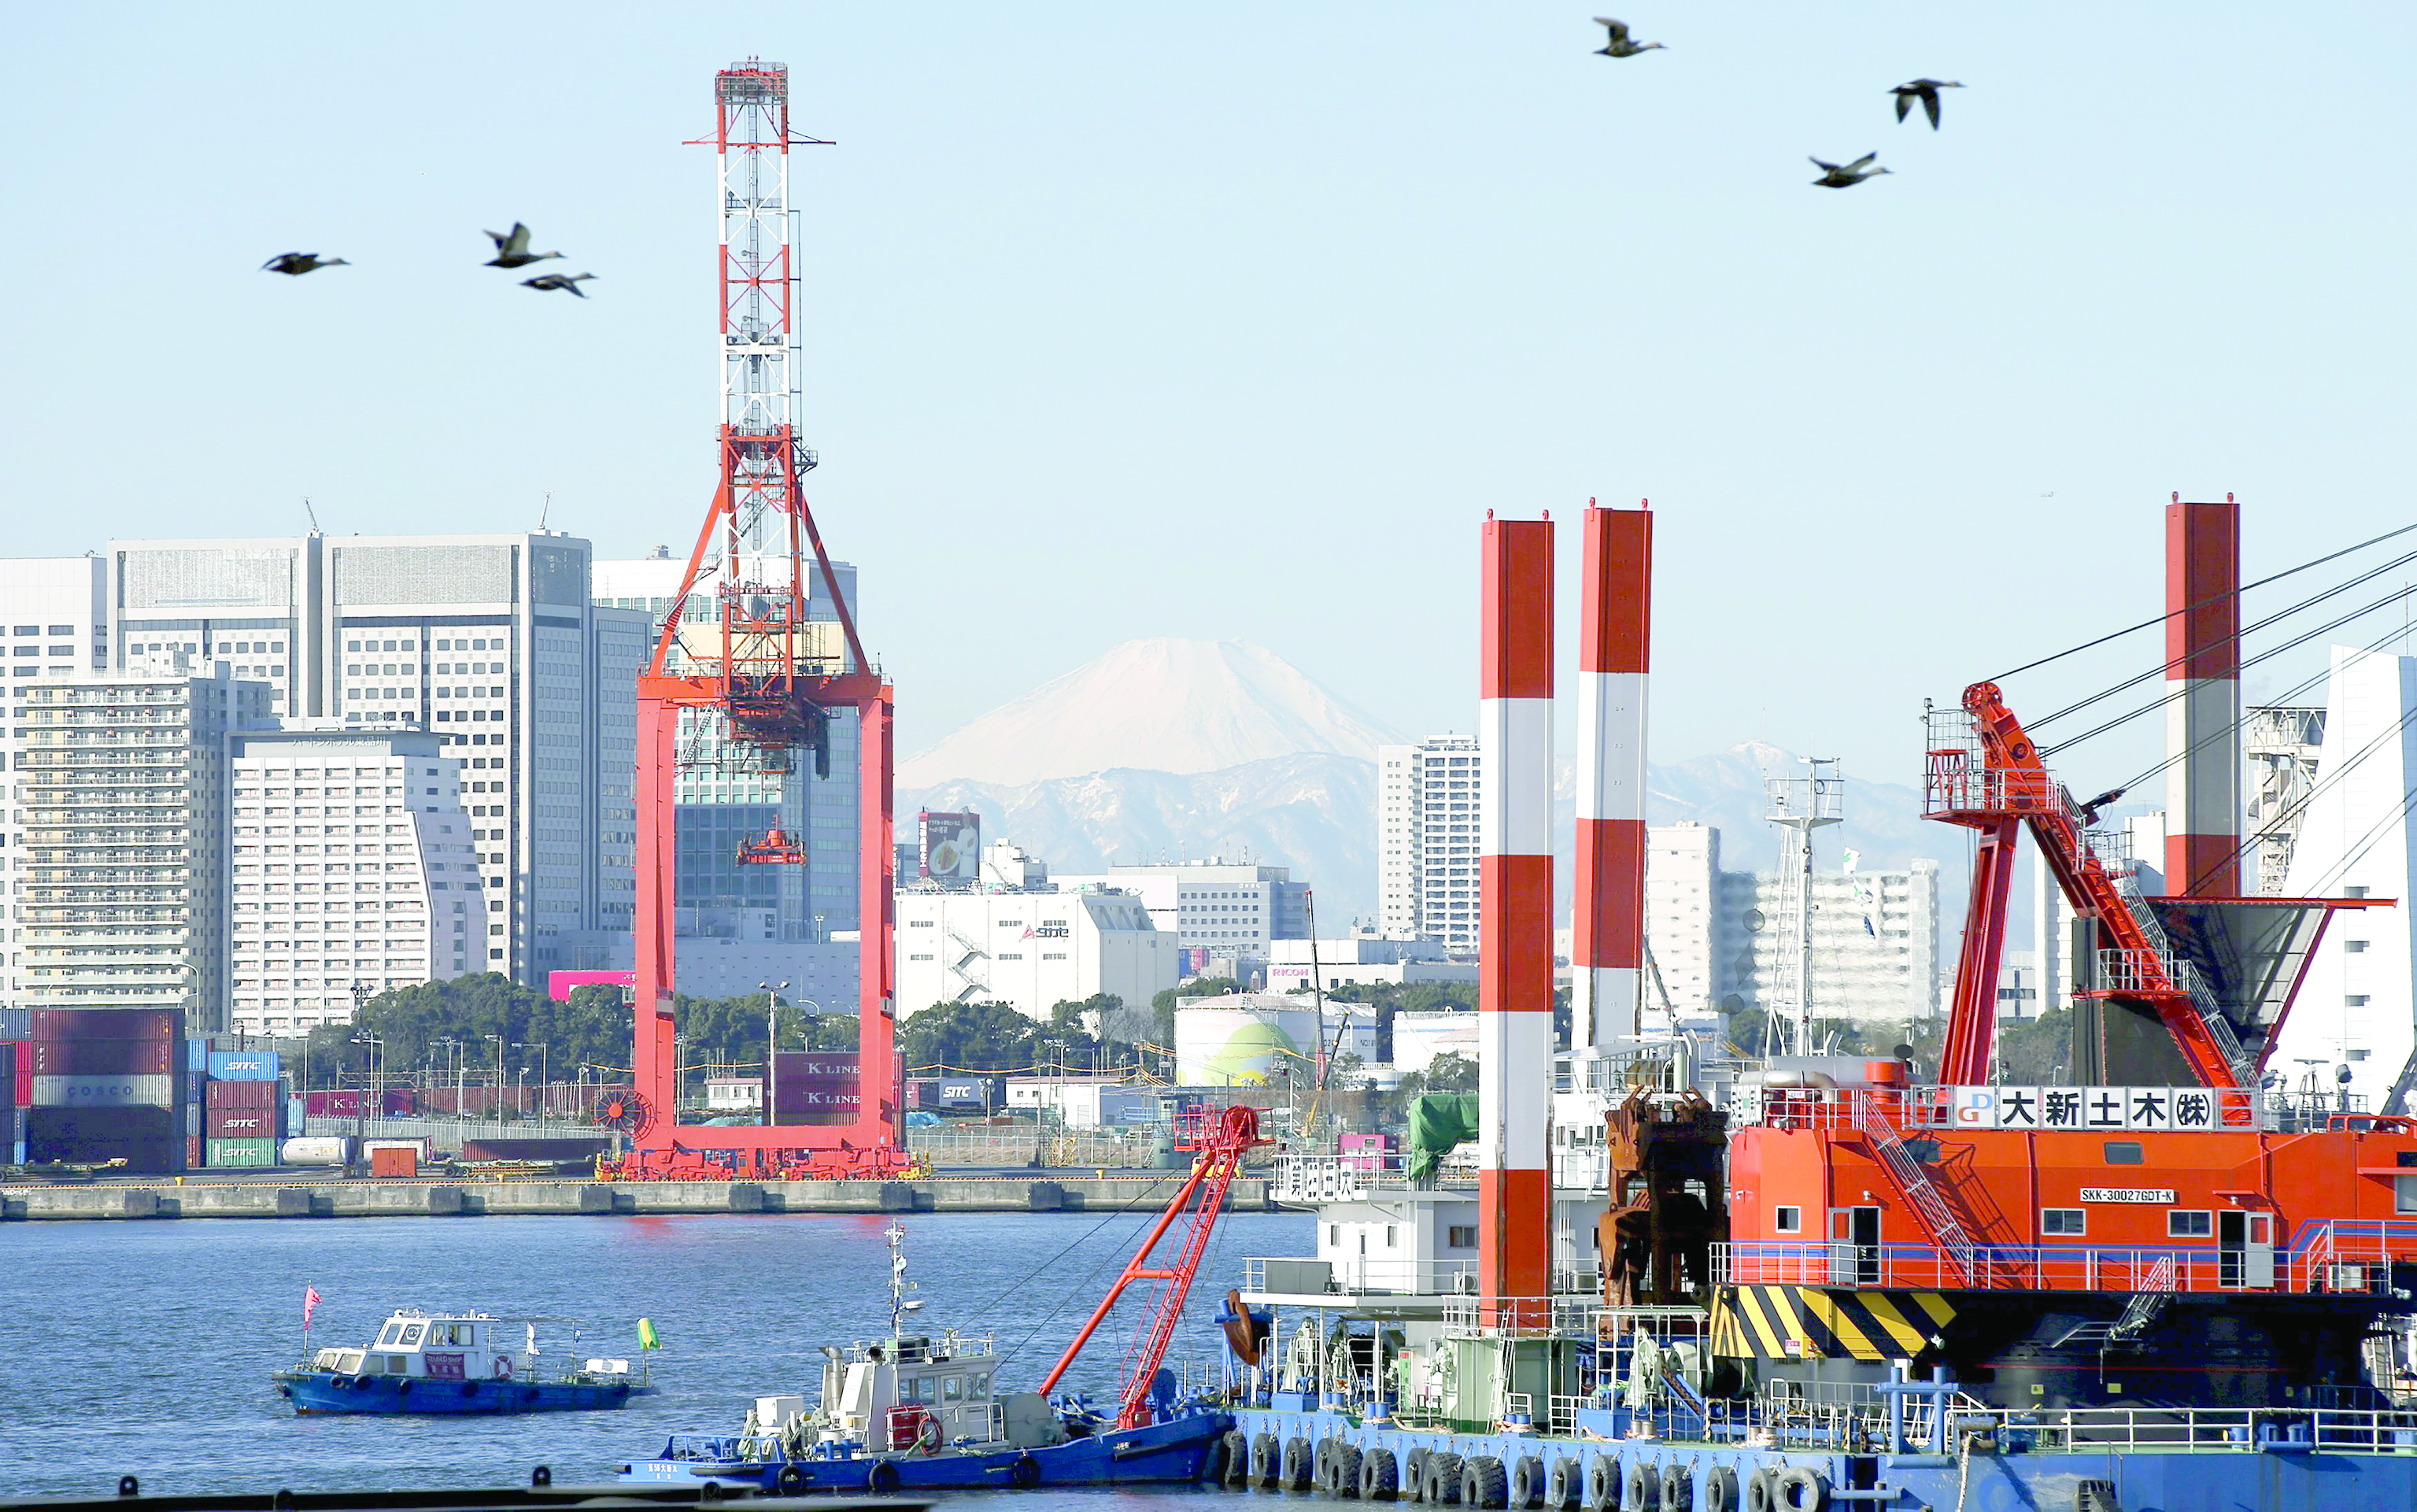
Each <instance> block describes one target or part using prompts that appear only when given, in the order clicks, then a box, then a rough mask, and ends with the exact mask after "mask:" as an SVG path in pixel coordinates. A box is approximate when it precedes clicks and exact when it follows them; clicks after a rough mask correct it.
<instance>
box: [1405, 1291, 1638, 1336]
mask: <svg viewBox="0 0 2417 1512" xmlns="http://www.w3.org/2000/svg"><path fill="white" fill-rule="evenodd" d="M1610 1312H1611V1309H1610V1308H1607V1307H1605V1306H1604V1305H1603V1299H1602V1298H1600V1297H1593V1296H1555V1297H1497V1298H1495V1299H1494V1300H1493V1301H1491V1302H1488V1301H1485V1300H1483V1299H1482V1298H1479V1297H1473V1296H1471V1297H1454V1298H1452V1299H1451V1300H1450V1301H1448V1302H1446V1303H1445V1304H1444V1305H1443V1325H1444V1327H1445V1328H1446V1329H1447V1330H1449V1331H1450V1332H1452V1333H1455V1334H1463V1335H1479V1336H1485V1337H1489V1338H1544V1337H1551V1336H1562V1337H1583V1338H1599V1337H1602V1336H1604V1333H1603V1330H1604V1320H1605V1318H1606V1317H1607V1316H1609V1315H1610Z"/></svg>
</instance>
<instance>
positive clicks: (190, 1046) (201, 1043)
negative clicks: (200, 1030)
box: [185, 1039, 210, 1071]
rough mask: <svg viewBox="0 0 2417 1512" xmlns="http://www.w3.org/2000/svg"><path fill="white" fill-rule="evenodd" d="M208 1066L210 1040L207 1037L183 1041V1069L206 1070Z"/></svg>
mask: <svg viewBox="0 0 2417 1512" xmlns="http://www.w3.org/2000/svg"><path fill="white" fill-rule="evenodd" d="M209 1068H210V1042H209V1041H208V1040H207V1039H198V1040H187V1041H186V1042H185V1069H186V1070H188V1071H207V1070H208V1069H209Z"/></svg>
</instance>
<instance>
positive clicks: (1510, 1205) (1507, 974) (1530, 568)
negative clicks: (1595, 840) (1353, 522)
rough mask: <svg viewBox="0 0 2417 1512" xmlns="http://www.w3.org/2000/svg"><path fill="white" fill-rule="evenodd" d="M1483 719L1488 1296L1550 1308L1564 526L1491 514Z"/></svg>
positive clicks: (1481, 1024)
mask: <svg viewBox="0 0 2417 1512" xmlns="http://www.w3.org/2000/svg"><path fill="white" fill-rule="evenodd" d="M1482 551H1483V573H1482V575H1483V580H1484V589H1483V596H1484V602H1483V605H1482V610H1481V616H1482V621H1483V630H1482V669H1481V671H1480V675H1479V687H1478V697H1479V700H1480V702H1479V705H1478V709H1479V713H1478V725H1477V727H1478V736H1477V740H1478V799H1479V802H1478V809H1479V814H1478V830H1479V834H1480V837H1481V839H1480V844H1479V848H1478V891H1479V894H1480V904H1479V923H1478V978H1477V982H1478V987H1477V992H1478V997H1477V1059H1478V1106H1479V1118H1478V1123H1479V1149H1480V1154H1479V1160H1480V1165H1479V1168H1478V1178H1477V1180H1478V1210H1479V1213H1480V1214H1482V1224H1481V1226H1480V1228H1479V1230H1478V1273H1479V1274H1478V1293H1479V1295H1478V1301H1479V1306H1480V1311H1481V1314H1482V1318H1483V1321H1486V1322H1489V1323H1500V1324H1510V1325H1518V1326H1528V1325H1536V1324H1541V1323H1543V1321H1546V1319H1547V1318H1548V1317H1549V1315H1550V1309H1551V1306H1552V1304H1551V1300H1550V1299H1551V1295H1552V1275H1553V1252H1552V1207H1553V1189H1552V1173H1551V1159H1550V1147H1549V1139H1550V1135H1549V1123H1550V1117H1551V1110H1552V1085H1553V1080H1552V1078H1553V833H1552V829H1553V526H1552V521H1551V520H1550V519H1549V518H1546V519H1542V520H1497V519H1496V518H1494V516H1493V514H1492V513H1491V512H1488V514H1487V515H1486V518H1485V528H1484V536H1483V548H1482Z"/></svg>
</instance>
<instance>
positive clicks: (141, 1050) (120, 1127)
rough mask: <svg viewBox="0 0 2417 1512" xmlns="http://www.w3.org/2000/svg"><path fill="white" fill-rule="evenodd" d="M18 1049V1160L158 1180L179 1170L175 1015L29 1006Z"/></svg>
mask: <svg viewBox="0 0 2417 1512" xmlns="http://www.w3.org/2000/svg"><path fill="white" fill-rule="evenodd" d="M28 1028H29V1029H30V1031H31V1038H30V1039H29V1040H28V1041H27V1042H26V1050H27V1052H28V1055H27V1060H28V1061H30V1064H29V1065H28V1066H27V1068H26V1072H25V1078H26V1083H27V1085H26V1092H27V1095H28V1099H29V1101H30V1104H31V1106H30V1107H28V1109H27V1110H26V1113H25V1133H24V1140H25V1156H26V1158H27V1159H28V1160H33V1161H65V1162H68V1163H70V1164H75V1165H101V1164H105V1163H107V1162H109V1161H112V1160H122V1161H124V1162H125V1163H126V1168H127V1169H129V1170H130V1171H135V1172H140V1173H144V1174H149V1175H167V1174H174V1173H175V1172H178V1171H182V1170H183V1169H184V1168H185V1154H186V1144H185V1126H186V1115H185V1103H184V1093H185V1092H186V1083H185V1077H184V1067H185V1058H186V1055H187V1051H186V1048H185V1043H184V1040H185V1022H184V1016H183V1015H182V1014H179V1013H177V1012H175V1011H174V1010H170V1009H153V1008H123V1009H114V1008H38V1009H35V1010H33V1012H32V1014H31V1022H30V1024H29V1025H28Z"/></svg>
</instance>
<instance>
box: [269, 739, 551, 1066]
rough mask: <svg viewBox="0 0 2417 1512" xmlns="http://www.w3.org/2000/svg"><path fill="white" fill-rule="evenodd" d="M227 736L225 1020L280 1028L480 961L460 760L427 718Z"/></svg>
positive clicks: (332, 1016)
mask: <svg viewBox="0 0 2417 1512" xmlns="http://www.w3.org/2000/svg"><path fill="white" fill-rule="evenodd" d="M317 724H318V725H319V726H320V727H317V728H303V729H284V730H275V731H256V732H248V733H240V734H236V735H235V736H233V737H231V739H230V743H229V752H230V762H229V766H230V772H229V783H230V786H231V796H230V800H229V803H228V814H229V817H230V821H231V822H230V829H231V835H230V838H229V842H228V851H229V867H228V872H229V881H228V893H229V897H228V908H227V912H228V917H229V922H230V925H231V928H230V936H229V940H230V942H229V961H228V967H227V975H228V994H227V1000H228V1004H229V1012H228V1017H229V1020H230V1027H232V1028H234V1029H236V1030H239V1031H243V1032H246V1033H251V1034H269V1035H276V1036H281V1037H282V1036H288V1035H296V1034H302V1033H307V1032H309V1031H311V1030H312V1029H315V1028H317V1027H319V1026H320V1025H323V1024H341V1023H344V1022H347V1021H349V1020H350V1018H351V1017H352V1013H353V1009H354V1008H355V1006H356V1005H357V1000H359V999H360V998H364V997H367V996H369V995H371V994H373V993H378V992H383V991H386V990H388V988H392V987H404V986H412V985H417V984H418V983H421V982H430V981H442V980H445V979H448V978H451V977H457V976H463V975H466V974H468V973H469V972H472V971H479V970H487V968H488V956H487V952H488V950H489V949H490V948H491V947H490V946H489V944H488V941H489V940H490V939H498V938H500V935H499V934H498V933H491V932H494V931H500V930H502V928H503V927H504V926H503V925H502V924H493V923H490V922H489V920H490V918H491V915H490V914H489V912H488V910H487V908H486V902H487V899H486V897H485V893H486V891H487V890H486V888H485V887H484V886H483V885H482V884H481V882H480V879H479V860H478V854H477V852H476V850H475V849H474V848H473V843H472V841H471V839H470V830H471V824H470V820H469V817H468V816H467V815H466V814H464V811H463V809H464V805H463V803H462V792H461V781H462V763H461V762H460V761H459V760H457V759H454V758H453V757H451V756H448V755H447V754H446V753H447V752H448V750H449V749H450V748H449V747H446V746H442V745H440V744H439V743H438V739H437V737H436V735H435V734H433V732H429V731H424V730H383V729H379V730H372V729H361V728H344V727H342V726H335V725H333V722H332V721H319V722H317Z"/></svg>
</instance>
